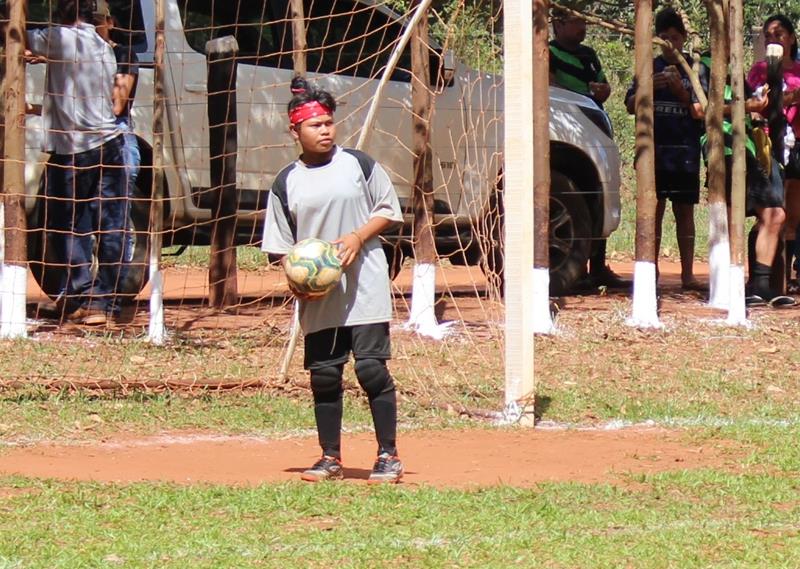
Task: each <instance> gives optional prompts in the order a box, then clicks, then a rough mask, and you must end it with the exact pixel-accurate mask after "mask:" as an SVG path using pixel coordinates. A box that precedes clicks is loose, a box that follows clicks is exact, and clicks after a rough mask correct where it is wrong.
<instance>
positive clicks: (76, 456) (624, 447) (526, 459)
mask: <svg viewBox="0 0 800 569" xmlns="http://www.w3.org/2000/svg"><path fill="white" fill-rule="evenodd" d="M399 442H400V445H401V452H402V455H403V459H404V461H405V464H406V476H405V478H404V483H405V484H406V485H410V486H419V485H430V486H437V487H456V488H465V487H471V486H491V485H499V484H502V485H511V486H517V487H531V486H534V485H535V484H537V483H540V482H547V481H575V482H611V483H613V482H621V483H626V482H625V480H624V479H623V478H622V476H623V475H625V474H628V473H631V474H639V473H648V474H649V473H656V472H665V471H673V470H683V469H696V468H703V467H712V466H719V465H722V464H725V462H726V460H729V458H728V459H726V458H725V454H726V451H725V449H724V448H722V447H714V446H702V445H701V444H699V443H696V442H686V441H685V440H684V438H683V437H682V436H681V434H680V433H679V432H674V431H673V432H670V431H664V430H660V429H644V430H634V429H627V430H621V431H584V430H567V431H549V430H541V429H538V430H530V431H526V430H517V429H513V430H509V429H497V430H470V431H432V432H425V431H414V432H409V433H401V434H400V440H399ZM343 445H344V453H345V455H344V459H345V466H346V468H345V475H346V477H347V478H349V479H351V480H355V481H358V482H363V481H364V480H365V479H366V478H367V476H368V475H369V470H370V468H371V466H372V460H374V453H375V442H374V439H373V437H372V436H371V435H370V434H368V433H361V434H353V435H348V434H345V436H344V440H343ZM318 453H319V450H318V447H317V443H316V439H315V438H311V437H305V438H292V439H284V440H268V439H260V438H255V437H226V436H218V435H213V434H202V433H200V434H198V433H173V434H164V435H160V436H152V437H145V438H127V437H115V438H111V439H109V440H106V441H104V442H100V443H91V444H74V445H55V444H38V445H35V446H30V447H20V448H7V449H5V450H4V451H3V452H2V453H0V474H1V475H12V474H19V475H23V476H30V477H37V478H57V479H65V480H91V481H102V482H139V481H169V482H175V483H179V484H197V483H217V484H228V485H236V486H239V485H245V486H249V485H255V484H260V483H267V482H281V481H286V480H297V479H298V478H299V472H301V471H302V470H303V469H305V468H307V467H308V466H310V465H311V464H312V463H313V462H314V461H315V460H316V459H317V458H318Z"/></svg>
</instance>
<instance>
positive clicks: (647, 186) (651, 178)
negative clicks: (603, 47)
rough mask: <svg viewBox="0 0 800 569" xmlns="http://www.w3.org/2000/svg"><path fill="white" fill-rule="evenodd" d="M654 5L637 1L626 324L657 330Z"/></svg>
mask: <svg viewBox="0 0 800 569" xmlns="http://www.w3.org/2000/svg"><path fill="white" fill-rule="evenodd" d="M652 30H653V6H652V2H651V1H650V0H637V2H636V57H635V59H636V61H635V69H636V98H635V104H636V156H635V166H636V264H635V266H634V287H633V316H632V318H631V319H630V321H629V323H630V324H631V325H633V326H638V327H642V328H658V327H660V326H661V324H660V323H659V321H658V307H657V299H656V257H657V254H658V252H657V251H656V239H655V234H656V223H655V219H656V176H655V148H654V144H653V42H652V38H653V31H652Z"/></svg>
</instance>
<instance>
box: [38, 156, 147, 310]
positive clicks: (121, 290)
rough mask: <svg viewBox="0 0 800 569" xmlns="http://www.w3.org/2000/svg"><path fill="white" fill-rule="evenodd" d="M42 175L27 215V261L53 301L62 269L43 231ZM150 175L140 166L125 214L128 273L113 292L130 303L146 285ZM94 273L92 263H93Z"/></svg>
mask: <svg viewBox="0 0 800 569" xmlns="http://www.w3.org/2000/svg"><path fill="white" fill-rule="evenodd" d="M45 176H46V170H45V173H44V174H42V178H41V180H40V182H39V195H38V196H37V197H36V203H35V205H34V208H33V210H32V211H31V214H30V215H29V216H28V227H29V229H30V231H29V232H28V260H29V266H30V268H31V273H33V276H34V278H35V279H36V282H37V283H38V284H39V287H41V289H42V291H43V292H44V293H45V294H47V296H49V297H50V298H52V299H54V300H55V299H56V298H57V297H58V295H59V293H60V292H61V287H62V285H63V282H62V281H63V277H64V271H65V268H64V267H63V266H62V263H63V261H58V260H57V259H56V258H55V256H54V252H53V246H52V244H51V239H50V238H49V236H48V237H46V232H45V197H44V184H45ZM149 196H150V174H149V169H147V168H145V167H142V169H141V171H140V175H139V178H138V180H137V188H136V193H135V195H134V196H133V199H132V201H131V205H130V208H129V213H128V223H129V227H130V228H131V232H130V234H129V236H130V239H131V240H132V250H133V254H132V255H131V259H130V262H129V265H128V270H127V272H126V275H125V277H124V279H123V280H122V282H121V283H120V285H119V287H118V289H117V292H118V294H119V295H120V296H121V297H122V298H125V299H128V300H133V298H134V297H135V296H136V295H137V294H139V292H140V291H141V290H142V288H144V285H145V284H147V281H148V278H149V271H148V251H149V242H150V238H149V233H148V226H149V223H150V199H149ZM93 270H96V260H95V262H93Z"/></svg>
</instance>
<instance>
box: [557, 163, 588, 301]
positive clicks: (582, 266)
mask: <svg viewBox="0 0 800 569" xmlns="http://www.w3.org/2000/svg"><path fill="white" fill-rule="evenodd" d="M549 248H550V294H551V295H553V296H558V295H562V294H567V293H569V292H571V291H573V290H574V289H575V285H576V284H577V283H578V281H579V280H580V279H581V278H582V277H583V276H584V275H585V274H586V263H587V262H588V261H589V255H590V253H591V249H592V215H591V213H590V211H589V207H588V205H587V204H586V200H585V199H584V197H583V196H582V195H581V194H580V193H579V192H578V190H577V188H576V186H575V184H574V183H573V182H572V180H570V179H569V178H567V177H566V176H564V175H563V174H561V173H560V172H553V173H552V184H551V194H550V231H549Z"/></svg>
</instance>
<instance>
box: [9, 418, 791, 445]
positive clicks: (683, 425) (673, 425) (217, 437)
mask: <svg viewBox="0 0 800 569" xmlns="http://www.w3.org/2000/svg"><path fill="white" fill-rule="evenodd" d="M497 417H498V419H500V418H501V417H502V413H499V412H498V413H497ZM399 426H400V429H401V437H402V431H403V430H405V432H411V431H416V430H419V427H416V426H409V425H406V426H405V428H404V425H399ZM495 426H496V427H498V428H503V429H506V428H509V427H513V425H509V424H508V423H504V424H495ZM735 426H741V427H773V428H775V427H777V428H790V427H796V426H800V417H795V418H790V419H759V418H751V419H731V418H728V417H673V418H670V417H667V418H663V419H647V420H644V421H628V420H624V419H612V420H610V421H605V422H602V423H570V422H560V421H539V422H537V423H536V427H535V428H536V429H538V430H541V431H580V432H611V431H632V432H645V431H656V430H669V429H675V430H677V429H690V428H720V427H735ZM369 431H371V427H368V426H364V427H356V428H343V429H342V433H343V434H354V433H363V432H369ZM316 434H317V433H316V430H314V429H296V430H291V431H287V432H286V433H278V434H269V435H259V434H249V435H224V434H216V433H193V434H170V433H161V434H156V435H142V436H141V438H136V439H129V440H125V441H98V440H76V439H67V438H63V439H62V438H55V439H48V438H44V437H41V438H37V437H12V438H8V439H2V438H0V448H2V447H26V446H33V445H59V446H92V447H103V448H117V449H121V448H134V447H156V446H164V445H192V444H198V443H227V442H244V443H258V444H267V443H269V442H271V441H278V440H287V439H296V438H309V437H314V436H316Z"/></svg>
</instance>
